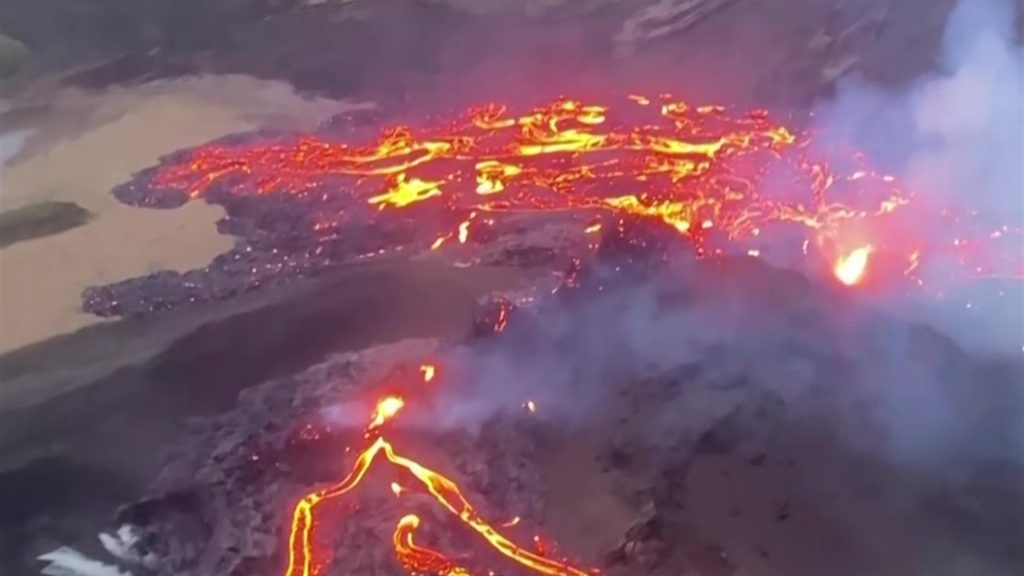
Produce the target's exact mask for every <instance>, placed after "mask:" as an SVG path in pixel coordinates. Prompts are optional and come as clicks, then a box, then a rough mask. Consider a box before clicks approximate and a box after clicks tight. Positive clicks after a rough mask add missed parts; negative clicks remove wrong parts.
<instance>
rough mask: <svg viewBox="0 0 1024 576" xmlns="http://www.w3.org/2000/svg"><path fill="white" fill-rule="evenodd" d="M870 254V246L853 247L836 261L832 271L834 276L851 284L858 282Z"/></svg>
mask: <svg viewBox="0 0 1024 576" xmlns="http://www.w3.org/2000/svg"><path fill="white" fill-rule="evenodd" d="M870 256H871V246H870V245H868V246H861V247H859V248H854V249H853V250H852V251H850V253H849V254H845V255H843V256H840V257H839V260H837V261H836V265H835V268H834V269H833V272H834V273H835V275H836V278H837V279H838V280H839V281H840V282H842V283H843V284H846V285H847V286H853V285H855V284H858V283H860V281H861V280H862V279H863V278H864V273H865V271H866V270H867V267H868V258H869V257H870Z"/></svg>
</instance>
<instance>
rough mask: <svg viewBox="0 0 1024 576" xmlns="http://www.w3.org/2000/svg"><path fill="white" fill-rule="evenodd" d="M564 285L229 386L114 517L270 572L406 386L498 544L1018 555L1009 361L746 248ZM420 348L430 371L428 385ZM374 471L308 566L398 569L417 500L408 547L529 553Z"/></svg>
mask: <svg viewBox="0 0 1024 576" xmlns="http://www.w3.org/2000/svg"><path fill="white" fill-rule="evenodd" d="M634 272H635V270H634ZM579 279H580V280H581V281H582V283H581V284H580V287H578V288H575V289H569V288H565V287H563V289H561V290H559V291H558V292H557V294H556V295H555V296H553V297H548V298H544V299H542V300H540V301H539V302H537V303H535V304H533V305H531V306H528V307H523V308H520V309H517V310H515V311H514V312H513V313H512V314H511V316H507V317H508V318H511V321H510V322H509V324H508V328H507V329H505V330H503V331H501V332H500V333H495V334H491V335H487V336H485V337H479V338H477V339H475V340H473V341H470V342H467V343H466V344H465V345H462V346H459V347H456V348H443V349H440V348H437V345H436V343H433V342H425V341H407V342H402V343H398V344H395V345H392V346H385V347H381V348H375V349H370V350H367V351H365V352H363V353H359V354H354V355H343V356H338V357H334V358H331V359H329V360H328V361H326V362H325V363H323V364H321V365H318V366H315V367H313V368H310V369H309V370H306V371H305V372H302V373H300V374H298V375H296V376H294V377H289V378H284V379H279V380H275V381H272V382H268V383H266V384H264V385H262V386H259V387H256V388H254V389H252V390H250V391H248V392H246V393H245V394H244V395H243V397H242V398H241V399H240V401H239V404H238V406H237V407H236V408H235V409H234V410H233V411H231V412H229V413H227V414H225V415H222V416H219V417H217V418H212V419H204V420H197V421H195V422H194V423H193V424H192V425H190V427H189V430H188V431H187V433H186V434H185V436H184V437H183V439H182V442H181V444H180V446H179V447H178V448H177V449H176V450H175V451H174V452H173V454H172V457H171V458H170V459H169V463H168V466H167V468H166V469H165V471H164V473H163V474H162V475H161V477H160V479H159V480H158V481H157V482H156V483H155V484H154V486H153V490H152V493H153V496H152V498H150V499H148V500H145V501H143V502H139V503H136V504H133V505H131V506H128V507H126V508H125V509H124V511H123V512H122V514H121V516H120V518H119V519H118V521H119V522H125V523H129V524H132V525H134V526H137V527H139V528H140V529H141V531H142V533H143V534H145V537H144V538H143V540H142V542H143V544H144V546H145V547H146V548H147V550H148V551H150V552H152V553H153V554H154V555H155V557H156V558H157V560H155V561H153V559H151V560H150V561H149V562H148V565H149V567H150V569H154V570H155V571H156V572H158V573H167V574H252V575H259V574H280V573H283V572H284V569H285V565H286V561H287V541H288V525H289V521H290V518H291V511H292V506H293V505H294V504H295V502H296V501H297V500H298V499H299V498H300V497H302V496H303V495H304V494H306V493H308V492H310V491H311V490H314V489H316V488H322V487H325V486H327V485H329V484H330V483H331V482H336V481H338V480H340V478H341V477H342V476H344V475H345V474H346V472H347V471H348V469H349V468H350V467H351V466H352V460H353V459H354V457H355V453H356V451H358V449H359V446H360V445H361V442H363V440H362V426H363V425H364V424H365V422H366V419H367V418H368V417H369V412H370V410H371V409H372V405H373V400H374V399H375V398H376V397H379V396H380V395H382V394H384V393H389V392H393V391H395V390H402V391H404V393H405V394H406V397H407V404H408V407H407V408H406V411H405V412H404V413H403V414H402V415H400V416H399V417H398V419H397V420H396V421H395V422H394V424H393V426H394V428H393V429H389V430H388V432H387V435H388V437H389V439H390V440H391V441H392V442H393V443H394V445H395V446H396V449H397V450H398V451H400V452H401V453H402V454H404V455H406V456H408V457H411V458H414V459H416V460H418V461H420V462H422V463H424V464H426V465H428V466H430V467H432V468H434V469H435V470H438V471H440V472H441V473H443V474H447V475H449V476H450V477H451V478H452V479H453V480H454V481H456V482H457V483H459V485H460V487H461V489H462V491H463V494H464V496H465V497H466V499H467V500H468V501H470V502H472V503H473V504H474V505H475V506H476V507H477V509H478V511H479V512H480V514H481V516H482V517H483V518H484V519H486V520H488V521H490V522H491V523H492V524H494V525H496V526H497V525H499V524H502V523H505V521H507V520H509V519H511V518H513V517H520V521H519V523H518V524H516V525H514V526H512V527H509V528H503V529H502V530H504V531H506V532H507V535H508V536H509V537H510V538H512V539H513V540H515V541H517V542H519V543H520V544H521V545H523V546H524V547H529V548H531V549H532V548H533V545H532V544H530V541H531V538H532V536H533V535H535V534H539V535H541V536H542V537H543V539H542V541H545V542H554V543H557V546H556V547H555V548H554V549H553V550H552V549H551V548H550V544H549V545H548V548H546V549H547V550H548V554H550V555H551V556H552V557H554V558H559V559H561V558H568V559H569V560H571V561H572V562H573V563H574V564H575V565H577V566H584V567H594V568H599V569H601V570H602V571H605V572H608V573H610V574H674V575H678V574H694V575H697V574H699V575H702V576H707V575H716V574H779V575H786V576H800V575H805V574H806V575H808V576H810V575H821V574H829V575H836V576H842V575H845V574H850V575H863V574H916V573H922V574H924V573H927V574H950V575H953V574H972V575H974V574H978V575H980V574H1009V573H1015V572H1016V571H1018V570H1019V569H1020V567H1021V565H1022V562H1024V558H1022V556H1021V554H1020V551H1019V548H1018V547H1017V546H1016V543H1017V542H1018V541H1019V540H1018V539H1017V536H1018V535H1019V534H1020V533H1021V530H1022V528H1024V525H1022V523H1021V518H1020V515H1019V514H1018V513H1017V512H1018V511H1019V510H1020V505H1021V504H1022V503H1024V495H1022V494H1021V492H1020V486H1022V485H1024V483H1022V482H1021V479H1022V478H1024V472H1022V471H1024V467H1022V465H1021V464H1022V463H1021V461H1020V454H1021V451H1020V435H1019V434H1018V432H1019V428H1018V426H1019V422H1020V407H1021V400H1022V396H1021V387H1020V381H1021V374H1022V367H1021V365H1020V363H1019V362H1003V363H1000V362H995V361H987V360H982V359H979V358H975V357H972V356H970V355H968V354H966V353H965V352H963V351H962V350H961V349H960V348H958V347H957V346H956V345H955V344H954V343H953V341H951V340H950V339H948V338H946V337H944V336H942V335H940V334H937V333H935V332H933V331H930V330H927V329H923V328H919V327H915V326H908V325H905V324H901V323H899V322H896V321H894V320H892V319H890V318H887V317H885V316H882V315H880V314H878V313H875V312H873V311H871V310H867V309H865V308H864V307H862V306H860V305H859V304H857V303H856V302H854V301H853V300H852V299H851V297H850V296H849V294H847V293H845V292H839V291H833V290H831V289H828V288H824V287H821V286H817V285H814V284H811V283H810V282H808V281H807V280H806V279H804V278H803V277H801V276H799V275H796V274H792V273H788V272H782V271H778V270H775V269H772V268H769V267H767V266H765V265H763V264H761V263H760V262H758V261H755V260H750V259H742V260H716V259H712V260H705V261H700V262H692V261H685V262H676V263H670V264H668V265H667V266H665V267H662V268H660V269H659V270H658V271H657V272H655V273H650V274H644V275H643V277H642V278H638V277H636V276H633V277H630V278H626V277H625V276H624V275H623V274H622V273H605V272H602V271H600V270H593V271H590V272H588V273H585V274H581V275H580V276H579ZM514 299H515V298H511V300H514ZM488 309H489V310H491V311H493V309H492V308H488ZM487 324H488V325H493V318H492V319H491V321H488V323H487ZM423 362H431V363H433V364H436V365H437V366H438V378H437V380H436V381H434V382H432V383H423V382H421V381H420V376H419V374H418V372H417V367H418V366H419V364H420V363H423ZM531 402H532V404H530V403H531ZM524 405H525V406H533V407H534V409H535V410H527V409H525V408H524ZM346 447H350V450H346ZM377 466H379V467H380V468H381V469H382V470H383V469H385V468H387V467H386V466H385V465H375V467H377ZM374 470H375V471H371V473H370V474H369V475H368V476H367V480H366V481H365V482H364V483H363V485H362V487H361V488H360V489H359V490H358V491H357V493H355V494H353V495H351V496H346V497H345V498H344V499H343V500H342V501H344V502H345V504H339V505H337V506H335V507H333V508H332V510H333V511H332V512H330V513H327V512H324V513H320V514H323V515H322V516H318V517H317V518H318V519H317V524H316V526H317V530H318V532H317V534H319V535H320V536H319V538H320V540H318V541H317V542H318V544H317V545H318V546H319V547H320V548H318V550H321V551H323V554H322V555H321V556H318V557H317V558H318V561H319V560H321V559H323V560H324V567H323V571H322V572H321V573H322V574H351V573H363V572H366V573H370V572H373V573H394V574H400V573H402V567H401V565H400V564H399V562H398V561H397V560H396V559H395V557H394V554H393V552H392V544H391V541H390V540H391V532H392V530H393V529H394V525H395V522H397V520H398V519H399V518H400V517H401V516H402V515H404V514H407V513H410V512H415V513H417V514H420V515H421V516H423V518H424V532H423V534H421V535H419V536H418V538H419V539H420V540H422V542H423V543H424V544H425V545H429V546H430V547H432V548H434V549H436V550H440V551H442V552H444V553H446V554H448V555H450V557H452V558H455V559H457V560H458V562H459V563H460V564H462V565H464V566H467V567H469V568H470V570H471V571H473V572H474V573H484V572H486V571H487V570H495V571H496V572H498V573H516V572H524V571H523V569H522V568H520V567H519V566H516V565H514V564H512V563H511V562H509V561H508V560H507V559H506V558H503V557H502V556H500V555H498V554H496V553H494V551H493V550H490V549H489V548H488V547H487V546H486V545H485V544H484V543H483V542H482V540H480V539H479V538H477V537H476V536H475V535H474V534H473V533H472V532H471V531H470V530H468V529H467V527H466V526H465V525H462V524H461V523H460V522H459V521H458V520H457V519H456V518H455V517H454V516H452V515H450V514H448V513H446V512H445V511H444V510H443V509H441V508H440V507H438V506H437V503H436V502H434V501H433V500H432V499H431V498H430V497H429V496H427V495H425V494H421V493H420V492H418V491H417V490H416V489H415V484H414V483H409V482H408V478H404V477H402V476H401V475H399V476H397V477H391V476H388V474H389V472H384V471H379V470H377V468H374ZM392 481H394V482H397V483H399V484H400V485H402V488H403V489H407V490H408V494H407V495H406V496H403V497H401V498H395V497H394V496H393V495H392V494H391V491H390V490H389V489H388V486H389V483H390V482H392ZM410 488H411V489H410ZM509 523H510V524H511V522H509ZM327 558H329V561H328V560H326V559H327ZM132 569H133V570H135V571H137V572H143V571H146V569H143V568H142V567H140V566H138V565H136V566H134V567H133V568H132Z"/></svg>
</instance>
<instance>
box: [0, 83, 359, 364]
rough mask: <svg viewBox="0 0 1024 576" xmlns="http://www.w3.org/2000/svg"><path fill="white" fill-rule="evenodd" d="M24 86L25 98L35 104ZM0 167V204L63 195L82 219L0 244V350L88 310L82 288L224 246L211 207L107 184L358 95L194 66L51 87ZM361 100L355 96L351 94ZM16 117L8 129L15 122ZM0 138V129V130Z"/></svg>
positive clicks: (189, 263) (314, 115)
mask: <svg viewBox="0 0 1024 576" xmlns="http://www.w3.org/2000/svg"><path fill="white" fill-rule="evenodd" d="M38 100H39V95H38V94H36V95H34V102H33V104H36V105H37V104H38ZM45 104H46V107H47V110H46V114H44V115H40V117H38V118H36V119H34V120H33V121H32V122H31V125H30V126H28V127H27V129H28V130H31V135H30V136H29V137H28V138H27V139H26V140H25V143H24V147H23V148H22V150H21V151H20V152H18V153H16V154H15V155H14V156H13V157H12V158H11V159H9V160H8V162H7V163H6V165H5V166H4V168H3V170H2V172H0V208H2V209H4V210H6V209H10V208H15V207H18V206H24V205H26V204H31V203H34V202H40V201H67V202H74V203H76V204H78V205H80V206H82V207H83V208H85V209H86V210H89V211H90V212H92V213H93V215H94V219H93V220H92V221H91V222H90V223H88V224H87V225H85V226H82V227H79V228H76V229H73V230H69V231H67V232H63V233H60V234H56V235H53V236H48V237H45V238H39V239H36V240H31V241H26V242H21V243H18V244H14V245H11V246H8V247H6V248H4V249H0V352H5V351H8V350H11V349H14V348H17V347H19V346H23V345H26V344H29V343H32V342H36V341H39V340H43V339H45V338H48V337H51V336H54V335H56V334H61V333H65V332H68V331H71V330H74V329H77V328H80V327H82V326H85V325H88V324H91V323H94V322H97V321H99V319H98V318H96V317H94V316H91V315H88V314H84V313H82V312H81V311H80V310H79V306H80V296H81V292H82V290H84V289H85V288H86V287H88V286H92V285H97V284H105V283H110V282H115V281H118V280H122V279H125V278H129V277H133V276H137V275H140V274H146V273H148V272H153V271H156V270H161V269H173V270H187V269H190V268H196V267H200V266H203V265H205V264H207V263H208V262H209V261H210V259H212V258H213V257H214V256H216V255H217V254H219V253H221V252H223V251H225V250H227V249H228V248H229V247H230V246H231V243H232V239H231V238H230V237H226V236H222V235H220V234H218V233H217V231H216V227H215V223H216V221H217V220H218V219H220V218H221V217H222V216H223V213H222V211H221V209H220V208H219V207H216V206H210V205H207V204H202V203H195V204H189V205H187V206H185V207H182V208H180V209H177V210H149V209H142V208H133V207H129V206H125V205H122V204H120V203H118V202H117V200H116V199H114V198H113V196H112V195H111V194H110V191H111V189H112V188H113V187H114V186H116V185H117V184H120V183H122V182H125V181H126V180H128V179H129V178H130V177H131V176H132V174H133V173H135V172H137V171H138V170H141V169H143V168H146V167H148V166H152V165H154V164H155V163H156V162H157V160H158V158H159V157H160V156H162V155H164V154H167V153H169V152H172V151H174V150H178V149H181V148H186V147H189V146H195V145H198V144H201V143H203V142H205V141H208V140H211V139H213V138H217V137H219V136H223V135H225V134H229V133H233V132H240V131H244V130H250V129H254V128H259V127H291V128H299V129H310V128H312V127H314V126H315V125H316V124H317V123H318V122H320V121H322V120H323V119H324V118H326V117H328V116H330V115H333V114H337V113H340V112H344V111H346V110H352V109H354V108H356V107H358V106H360V105H356V104H353V103H348V102H338V101H332V100H326V99H319V98H318V99H308V98H303V97H301V96H299V95H298V94H296V93H295V92H294V91H293V90H292V89H291V87H289V86H288V85H287V84H284V83H281V82H272V81H264V80H258V79H254V78H249V77H244V76H205V77H193V78H186V79H180V80H173V81H159V82H153V83H149V84H145V85H141V86H137V87H132V88H112V89H106V90H102V91H82V90H72V89H62V90H59V91H57V92H54V93H52V94H49V95H47V96H46V100H45ZM362 106H365V105H362ZM25 129H26V127H25V126H19V131H22V130H25ZM0 137H2V135H0Z"/></svg>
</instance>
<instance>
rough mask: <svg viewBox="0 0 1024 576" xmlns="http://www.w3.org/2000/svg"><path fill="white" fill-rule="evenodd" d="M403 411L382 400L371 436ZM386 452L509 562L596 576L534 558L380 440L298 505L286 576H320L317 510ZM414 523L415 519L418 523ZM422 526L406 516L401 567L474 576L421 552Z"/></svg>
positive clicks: (392, 399)
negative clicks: (415, 539)
mask: <svg viewBox="0 0 1024 576" xmlns="http://www.w3.org/2000/svg"><path fill="white" fill-rule="evenodd" d="M403 405H404V401H402V399H401V398H400V397H398V396H387V397H385V398H383V399H381V400H380V401H379V402H378V403H377V407H376V409H375V410H374V414H373V418H372V420H371V422H370V424H369V425H368V426H367V428H366V434H367V435H368V436H373V435H375V434H376V431H377V430H379V428H380V426H381V425H383V424H384V423H385V422H386V421H388V420H389V419H391V418H392V417H394V416H395V414H397V412H398V411H399V410H400V409H401V408H402V406H403ZM382 452H383V454H384V457H385V458H386V459H387V460H388V461H389V462H390V463H392V464H394V465H395V466H397V467H399V468H402V469H404V470H407V471H408V472H410V473H411V474H412V475H413V476H415V477H416V479H417V480H419V481H420V482H421V483H422V484H423V486H424V487H426V489H427V491H428V492H429V493H430V494H431V496H433V497H434V499H435V500H436V501H437V502H438V503H439V504H440V505H441V506H442V507H444V508H445V509H446V510H448V511H449V512H451V513H452V514H453V515H455V516H456V517H458V518H459V519H460V520H461V521H462V522H463V523H464V524H465V525H466V526H468V527H469V528H471V529H472V530H473V531H475V532H476V533H477V534H479V535H480V536H481V537H483V538H484V540H486V541H487V543H488V544H489V545H490V546H491V547H492V548H494V549H495V550H497V551H498V552H499V553H501V554H502V555H504V556H505V557H507V558H509V559H511V560H513V561H515V562H516V563H518V564H520V565H522V566H524V567H526V568H528V569H530V570H533V571H534V572H537V573H540V574H545V575H548V576H592V574H591V573H588V572H585V571H583V570H580V569H578V568H575V567H573V566H572V565H570V564H566V563H562V562H558V561H556V560H552V559H550V558H546V557H544V556H541V555H538V554H534V553H532V552H529V551H528V550H525V549H523V548H521V547H519V546H517V545H516V544H515V543H513V542H512V541H511V540H509V539H508V538H506V537H505V536H503V535H502V534H501V533H500V532H498V531H497V530H495V529H494V527H492V526H491V525H490V524H489V523H488V522H486V521H485V520H483V519H482V518H481V517H480V516H479V514H477V512H476V510H475V509H474V508H473V506H472V505H471V504H470V503H469V502H468V501H467V500H466V498H465V497H464V496H463V495H462V492H461V491H460V490H459V487H458V485H456V484H455V482H453V481H452V480H450V479H449V478H447V477H446V476H444V475H442V474H440V473H438V472H435V471H434V470H431V469H430V468H427V467H426V466H424V465H422V464H420V463H418V462H416V461H415V460H412V459H410V458H406V457H404V456H401V455H399V454H398V453H396V452H395V449H394V447H393V446H392V445H391V443H390V442H388V441H387V440H385V439H384V437H383V436H379V435H376V436H374V440H373V442H372V443H370V445H369V447H367V448H366V449H364V450H363V451H362V452H361V453H360V454H359V456H358V457H357V458H356V462H355V465H354V466H353V467H352V470H351V471H350V472H349V474H348V475H347V476H346V477H345V478H344V479H342V480H341V481H340V482H338V483H337V484H335V485H334V486H331V487H329V488H327V489H324V490H318V491H316V492H313V493H310V494H307V495H306V496H305V497H303V498H302V499H301V500H299V502H298V504H296V506H295V509H294V511H293V513H292V521H291V530H290V533H289V537H288V566H287V568H286V569H285V573H284V576H314V574H316V567H317V566H319V564H318V563H317V562H316V561H315V556H316V551H315V549H314V546H313V545H312V543H311V534H312V531H313V526H314V523H315V516H314V514H313V512H314V510H315V508H316V506H317V505H318V504H320V503H321V502H323V501H325V500H329V499H332V498H337V497H339V496H342V495H344V494H346V493H348V492H350V491H351V490H352V489H353V488H355V487H356V486H358V485H359V483H360V482H361V481H362V480H363V478H364V477H365V475H366V472H367V471H368V470H369V468H370V465H371V464H373V462H374V460H375V459H376V458H377V456H378V455H380V454H381V453H382ZM393 490H394V489H393ZM398 492H400V490H398ZM411 518H415V520H413V519H411ZM418 524H419V519H418V518H416V517H415V516H412V517H410V516H406V517H404V518H403V519H402V520H401V521H400V522H399V525H398V528H397V530H396V532H395V536H394V544H395V553H396V555H397V556H398V558H399V561H400V562H402V564H403V565H405V566H407V567H410V568H417V567H433V568H436V569H437V570H438V573H440V574H444V575H446V576H467V574H468V573H467V572H466V571H465V570H464V569H462V568H460V567H458V566H457V565H455V564H454V563H453V562H451V561H450V560H448V559H447V558H446V557H444V555H442V554H441V553H439V552H435V551H433V550H427V549H424V548H418V547H415V546H414V545H413V544H412V531H413V530H414V529H415V528H416V526H418ZM417 571H419V570H417Z"/></svg>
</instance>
